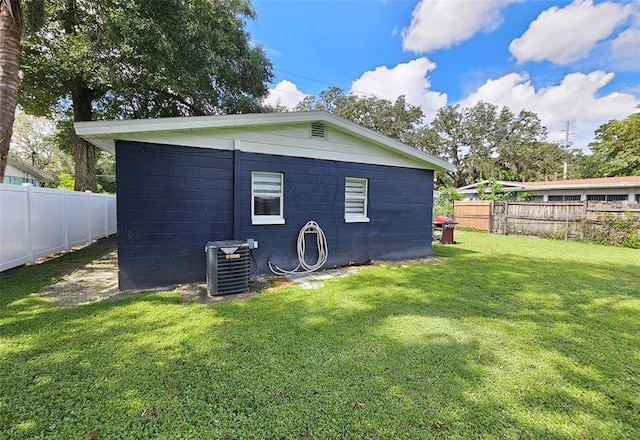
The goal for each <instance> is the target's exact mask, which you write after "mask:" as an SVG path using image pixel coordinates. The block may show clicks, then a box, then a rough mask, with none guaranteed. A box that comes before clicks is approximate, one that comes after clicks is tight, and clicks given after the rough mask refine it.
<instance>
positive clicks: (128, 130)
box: [74, 111, 454, 171]
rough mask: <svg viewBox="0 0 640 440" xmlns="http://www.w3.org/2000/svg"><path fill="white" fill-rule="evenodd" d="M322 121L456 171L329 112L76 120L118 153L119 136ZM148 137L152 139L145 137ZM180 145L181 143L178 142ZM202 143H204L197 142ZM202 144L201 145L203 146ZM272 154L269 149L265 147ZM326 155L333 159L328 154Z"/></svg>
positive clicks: (81, 131)
mask: <svg viewBox="0 0 640 440" xmlns="http://www.w3.org/2000/svg"><path fill="white" fill-rule="evenodd" d="M312 122H322V123H325V124H327V125H329V126H331V127H333V128H334V129H337V130H340V131H343V132H345V133H347V134H349V135H351V136H354V137H357V138H360V139H364V140H365V141H367V142H370V143H373V144H375V145H377V146H379V147H382V148H384V149H386V150H387V151H389V152H390V153H392V154H394V155H400V156H402V157H404V158H405V159H410V161H412V162H414V163H416V167H417V168H428V169H436V170H442V171H453V169H454V167H453V165H451V164H450V163H448V162H446V161H444V160H442V159H440V158H438V157H435V156H432V155H430V154H427V153H424V152H422V151H419V150H417V149H415V148H412V147H409V146H407V145H404V144H403V143H401V142H398V141H396V140H393V139H391V138H388V137H386V136H383V135H381V134H379V133H376V132H375V131H373V130H369V129H367V128H364V127H361V126H359V125H357V124H354V123H352V122H349V121H347V120H345V119H342V118H339V117H337V116H334V115H332V114H330V113H327V112H322V111H320V112H285V113H256V114H243V115H222V116H193V117H179V118H158V119H142V120H120V121H118V120H113V121H88V122H76V123H75V124H74V125H75V130H76V133H77V134H78V136H80V137H82V138H84V139H86V140H87V141H89V142H91V143H92V144H94V145H96V146H97V147H100V148H102V149H103V150H106V151H108V152H110V153H112V154H115V141H116V140H131V141H139V142H145V141H149V142H153V143H158V142H159V139H161V138H162V137H161V136H158V135H160V134H162V133H167V134H168V133H171V136H169V137H170V138H172V140H173V141H174V142H172V144H176V143H175V139H176V138H179V137H180V133H185V132H189V131H200V132H202V131H207V132H212V134H214V133H215V130H216V129H223V128H249V127H261V126H275V125H281V126H286V125H296V124H302V123H312ZM146 137H148V138H149V139H145V138H146ZM176 145H180V144H176ZM196 146H200V145H196ZM200 147H201V146H200ZM264 153H266V154H269V151H266V150H265V151H264ZM326 159H332V158H331V157H327V158H326Z"/></svg>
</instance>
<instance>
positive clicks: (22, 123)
mask: <svg viewBox="0 0 640 440" xmlns="http://www.w3.org/2000/svg"><path fill="white" fill-rule="evenodd" d="M11 148H12V150H13V152H14V153H15V154H16V156H18V157H19V158H20V159H22V160H24V161H26V162H27V163H33V165H34V166H35V167H36V168H38V169H40V170H42V171H44V172H45V173H46V174H48V175H50V176H51V177H53V178H54V180H55V182H54V186H57V182H58V181H59V176H60V174H62V173H67V174H72V173H73V161H72V159H71V156H70V155H69V154H68V153H67V152H65V151H62V150H60V148H58V144H57V142H56V124H55V122H54V121H53V120H51V119H47V118H44V117H36V116H31V115H27V114H25V113H24V112H22V111H20V110H19V109H18V111H17V112H16V118H15V122H14V124H13V138H12V142H11Z"/></svg>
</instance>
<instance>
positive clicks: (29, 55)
mask: <svg viewBox="0 0 640 440" xmlns="http://www.w3.org/2000/svg"><path fill="white" fill-rule="evenodd" d="M3 1H6V0H3ZM253 17H254V12H253V9H252V8H251V5H250V3H249V1H248V0H162V1H157V0H43V22H42V25H41V26H40V27H39V28H38V30H37V31H35V32H29V33H27V35H26V38H25V40H24V42H23V52H22V70H23V74H24V78H23V82H22V84H21V87H20V96H19V103H20V104H21V106H22V107H23V108H24V109H25V111H26V112H28V113H31V114H35V115H47V114H52V113H53V114H58V115H59V114H64V115H66V117H67V118H68V120H73V121H89V120H93V119H97V118H149V117H166V116H191V115H207V114H222V113H240V112H251V111H258V110H259V109H260V101H261V98H262V97H264V96H265V95H266V93H267V87H266V83H267V82H268V81H270V79H271V77H272V72H271V69H272V67H271V63H270V62H269V61H268V60H267V58H266V56H265V54H264V52H263V50H262V48H261V47H253V46H251V44H250V43H249V36H248V34H247V32H246V31H245V30H244V24H245V20H247V19H251V18H253ZM67 126H68V127H70V124H68V125H67ZM70 139H71V140H72V143H73V153H74V158H75V189H76V190H87V189H89V190H93V191H95V189H96V178H95V150H94V147H93V146H92V145H90V144H89V143H87V142H86V141H84V140H83V139H81V138H78V137H77V136H75V135H74V134H73V133H71V135H70Z"/></svg>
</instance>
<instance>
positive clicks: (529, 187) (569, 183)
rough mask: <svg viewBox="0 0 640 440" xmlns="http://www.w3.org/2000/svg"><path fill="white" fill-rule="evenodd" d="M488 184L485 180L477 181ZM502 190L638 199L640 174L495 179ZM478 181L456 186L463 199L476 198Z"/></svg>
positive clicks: (554, 198)
mask: <svg viewBox="0 0 640 440" xmlns="http://www.w3.org/2000/svg"><path fill="white" fill-rule="evenodd" d="M479 183H482V184H484V185H485V191H487V190H488V189H489V188H488V181H486V180H485V181H483V182H479ZM498 183H499V184H500V185H501V186H502V191H503V192H506V191H511V192H513V196H512V197H510V198H511V199H513V200H515V199H516V198H517V197H518V194H523V193H526V194H529V195H530V196H531V200H532V201H539V202H558V201H583V200H597V201H605V202H614V201H615V202H617V201H628V202H631V203H640V176H629V177H602V178H599V179H572V180H552V181H545V182H506V181H501V180H499V181H498ZM477 187H478V183H474V184H472V185H467V186H463V187H461V188H458V191H459V192H461V193H462V194H463V200H477V199H479V196H478V190H477Z"/></svg>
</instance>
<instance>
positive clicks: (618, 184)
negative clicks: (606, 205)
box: [458, 176, 640, 193]
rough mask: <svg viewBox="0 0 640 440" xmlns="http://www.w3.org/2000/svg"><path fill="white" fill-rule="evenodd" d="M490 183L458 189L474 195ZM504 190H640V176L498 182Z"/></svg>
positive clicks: (484, 182) (485, 181) (485, 182)
mask: <svg viewBox="0 0 640 440" xmlns="http://www.w3.org/2000/svg"><path fill="white" fill-rule="evenodd" d="M488 182H489V181H488V180H483V181H482V182H477V183H472V184H471V185H466V186H462V187H460V188H458V190H459V191H460V192H463V193H474V192H476V191H477V189H478V185H479V184H483V185H486V184H487V183H488ZM496 182H497V183H499V184H500V185H501V186H502V190H503V191H505V190H516V191H517V190H521V191H542V190H546V189H601V188H628V187H633V188H640V176H622V177H600V178H596V179H569V180H546V181H541V182H507V181H504V180H497V181H496Z"/></svg>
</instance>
